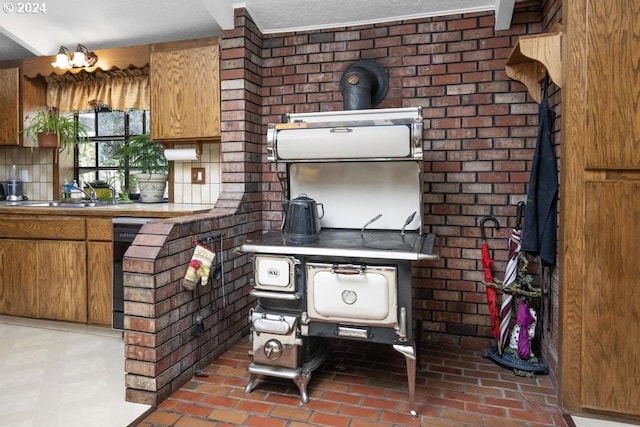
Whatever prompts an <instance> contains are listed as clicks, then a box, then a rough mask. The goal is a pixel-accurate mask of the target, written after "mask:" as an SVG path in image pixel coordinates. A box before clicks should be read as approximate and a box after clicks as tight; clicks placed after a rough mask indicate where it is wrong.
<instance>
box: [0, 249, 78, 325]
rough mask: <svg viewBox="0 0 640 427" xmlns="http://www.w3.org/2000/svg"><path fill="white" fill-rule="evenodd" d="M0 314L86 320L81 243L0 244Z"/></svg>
mask: <svg viewBox="0 0 640 427" xmlns="http://www.w3.org/2000/svg"><path fill="white" fill-rule="evenodd" d="M0 263H1V264H0V265H2V272H1V273H0V313H2V314H8V315H12V316H22V317H37V318H42V319H53V320H67V321H71V322H86V321H87V290H86V286H85V280H86V263H85V242H77V241H60V240H49V241H34V240H20V239H15V240H14V239H6V240H2V242H0Z"/></svg>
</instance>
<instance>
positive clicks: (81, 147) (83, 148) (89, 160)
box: [78, 142, 96, 168]
mask: <svg viewBox="0 0 640 427" xmlns="http://www.w3.org/2000/svg"><path fill="white" fill-rule="evenodd" d="M95 165H96V144H95V143H94V142H86V143H82V144H78V166H80V167H81V168H82V167H92V166H95Z"/></svg>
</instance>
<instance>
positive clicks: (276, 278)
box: [253, 255, 299, 292]
mask: <svg viewBox="0 0 640 427" xmlns="http://www.w3.org/2000/svg"><path fill="white" fill-rule="evenodd" d="M296 264H299V261H298V260H297V259H295V258H294V257H290V256H282V255H281V256H272V255H256V256H255V258H254V260H253V267H254V268H253V271H254V285H253V286H254V288H255V289H259V290H265V291H280V292H294V291H295V290H296V285H295V266H296Z"/></svg>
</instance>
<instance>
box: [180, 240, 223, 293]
mask: <svg viewBox="0 0 640 427" xmlns="http://www.w3.org/2000/svg"><path fill="white" fill-rule="evenodd" d="M215 258H216V253H215V252H213V251H211V250H209V249H207V248H205V247H204V246H202V245H200V244H196V249H195V250H194V251H193V256H192V257H191V261H190V262H189V266H188V267H187V273H186V274H185V276H184V280H183V281H182V287H184V288H185V289H187V290H189V291H190V290H193V289H194V288H195V287H196V285H197V284H198V281H200V283H201V284H202V286H205V285H206V284H207V283H208V282H209V273H210V272H211V264H212V263H213V260H214V259H215Z"/></svg>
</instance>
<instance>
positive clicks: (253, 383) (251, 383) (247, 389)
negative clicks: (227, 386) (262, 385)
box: [244, 374, 260, 394]
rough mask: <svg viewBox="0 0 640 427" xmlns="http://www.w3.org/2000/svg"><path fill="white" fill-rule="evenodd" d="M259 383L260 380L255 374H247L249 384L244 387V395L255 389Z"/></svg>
mask: <svg viewBox="0 0 640 427" xmlns="http://www.w3.org/2000/svg"><path fill="white" fill-rule="evenodd" d="M259 382H260V378H259V377H258V376H257V375H256V374H249V382H248V383H247V385H246V386H245V387H244V392H245V394H249V393H251V392H252V391H253V389H254V388H256V386H257V385H258V383H259Z"/></svg>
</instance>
